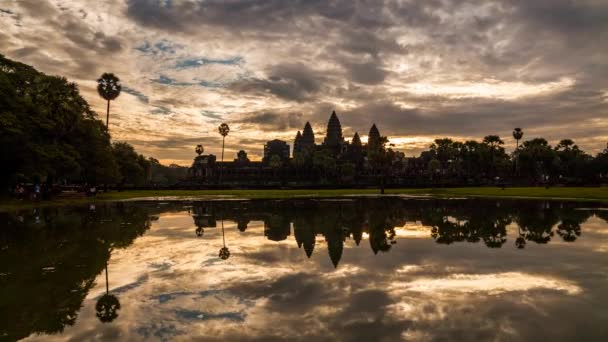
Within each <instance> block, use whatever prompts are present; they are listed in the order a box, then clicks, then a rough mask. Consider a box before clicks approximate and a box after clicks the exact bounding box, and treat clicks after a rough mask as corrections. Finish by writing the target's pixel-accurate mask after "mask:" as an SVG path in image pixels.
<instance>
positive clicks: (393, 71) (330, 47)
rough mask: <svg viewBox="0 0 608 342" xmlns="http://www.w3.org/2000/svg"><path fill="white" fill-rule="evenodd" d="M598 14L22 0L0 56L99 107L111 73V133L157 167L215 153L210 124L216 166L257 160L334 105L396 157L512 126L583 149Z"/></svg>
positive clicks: (601, 119)
mask: <svg viewBox="0 0 608 342" xmlns="http://www.w3.org/2000/svg"><path fill="white" fill-rule="evenodd" d="M607 17H608V3H606V2H605V1H600V0H581V1H576V2H574V1H570V0H529V1H523V0H494V1H481V0H463V1H440V0H428V1H406V0H384V1H367V0H356V1H353V0H332V1H326V0H306V1H304V0H206V1H199V0H173V1H161V0H126V1H123V0H112V1H110V0H109V1H103V2H99V1H94V0H80V1H76V0H74V1H58V0H57V1H55V0H38V1H33V0H23V1H14V2H8V3H2V4H0V24H1V25H2V27H3V30H2V32H0V52H1V53H3V54H5V55H6V56H7V57H9V58H14V59H17V60H20V61H22V62H25V63H28V64H32V65H33V66H35V67H36V68H38V69H40V70H42V71H44V72H47V73H51V74H58V75H63V76H66V77H68V78H69V79H70V80H72V81H75V82H76V83H78V85H79V87H80V89H81V90H82V92H83V93H84V95H85V97H86V98H87V100H88V101H89V102H91V104H92V105H93V108H95V109H96V110H97V111H98V112H100V113H102V112H103V110H104V106H103V101H102V100H100V99H99V98H98V96H97V94H96V92H95V79H97V77H99V75H100V74H101V73H102V72H105V71H111V72H114V73H115V74H117V75H118V76H119V77H120V78H121V80H122V82H123V85H124V90H125V91H124V92H123V94H122V95H121V96H120V97H119V98H118V99H117V101H116V103H115V104H114V106H113V108H114V111H113V113H112V119H111V121H112V124H111V125H112V127H111V131H112V135H113V137H114V139H116V140H126V141H129V142H131V143H133V144H134V145H135V147H136V148H137V149H138V150H140V151H141V152H143V153H145V154H148V155H151V156H154V157H157V158H159V159H160V160H162V161H164V162H178V163H180V164H184V165H187V164H189V163H190V161H191V158H192V156H193V155H192V154H193V153H192V146H190V145H191V144H194V143H196V142H201V143H207V144H208V145H207V146H206V150H207V151H208V152H210V153H217V152H218V151H219V148H220V146H219V145H218V144H217V141H219V140H218V139H217V138H218V137H217V125H218V124H219V123H221V122H224V121H225V122H227V123H229V124H231V128H232V131H231V133H230V136H229V138H228V140H227V146H228V157H229V158H230V157H231V155H230V154H231V153H235V152H236V151H238V150H239V149H246V150H247V151H248V152H249V155H250V157H252V158H254V159H255V158H260V157H261V153H262V146H263V140H264V139H272V138H280V139H285V140H287V141H288V142H289V143H290V144H292V143H293V137H294V136H295V132H296V131H297V130H298V129H302V126H303V123H305V122H306V121H311V124H312V125H313V127H314V129H315V132H319V133H322V132H323V130H324V129H325V125H326V122H327V119H328V117H329V114H330V113H331V111H332V110H334V109H335V110H336V111H337V112H338V116H339V117H340V120H341V122H342V125H343V127H344V129H345V136H347V137H349V136H352V134H354V132H355V131H359V132H360V133H362V134H363V135H365V134H366V133H367V131H368V130H369V127H370V126H371V124H372V123H373V122H375V123H376V124H377V125H378V126H379V128H380V130H381V133H382V134H386V135H388V136H389V138H390V139H391V141H392V142H393V143H396V145H397V147H398V148H400V149H403V150H405V151H406V153H407V154H408V155H413V154H416V153H418V152H419V151H420V150H421V148H424V147H425V146H426V145H428V142H430V141H432V139H434V138H436V137H443V136H450V137H453V138H455V139H468V138H476V139H480V138H482V137H483V136H484V135H487V134H499V135H501V136H503V138H506V140H507V141H508V142H509V143H511V142H510V139H508V138H509V137H510V133H511V130H512V129H513V127H515V126H518V127H523V128H524V131H525V137H524V139H525V138H532V137H535V136H541V135H542V136H545V137H546V138H548V139H549V140H550V141H552V142H555V141H556V140H558V139H561V138H572V139H574V140H575V141H576V142H577V144H578V145H579V146H581V147H582V148H584V149H586V150H589V151H591V152H597V151H598V150H600V149H603V148H604V146H605V142H606V141H607V140H608V134H606V133H605V132H606V129H607V128H608V121H607V119H606V114H607V113H608V60H607V59H606V58H605V57H606V53H607V52H608V40H606V39H601V37H604V36H607V35H608V21H606V18H607ZM262 137H263V139H262ZM317 138H318V139H319V141H320V138H321V136H318V137H317ZM180 141H181V143H180ZM189 144H190V145H189ZM180 148H181V149H183V151H181V152H178V151H177V149H180Z"/></svg>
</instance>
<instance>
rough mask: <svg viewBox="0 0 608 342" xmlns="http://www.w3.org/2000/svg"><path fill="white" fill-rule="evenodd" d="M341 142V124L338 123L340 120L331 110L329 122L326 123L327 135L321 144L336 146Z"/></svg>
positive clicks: (342, 141)
mask: <svg viewBox="0 0 608 342" xmlns="http://www.w3.org/2000/svg"><path fill="white" fill-rule="evenodd" d="M342 144H344V137H343V136H342V125H340V120H338V116H337V115H336V111H333V112H332V113H331V116H330V117H329V122H328V123H327V135H326V136H325V141H323V145H325V146H327V147H338V146H341V145H342Z"/></svg>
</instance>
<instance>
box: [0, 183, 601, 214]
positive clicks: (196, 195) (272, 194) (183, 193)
mask: <svg viewBox="0 0 608 342" xmlns="http://www.w3.org/2000/svg"><path fill="white" fill-rule="evenodd" d="M386 194H387V195H430V196H437V197H494V198H496V197H501V198H540V199H573V200H586V201H589V200H596V201H606V202H608V187H589V188H549V189H545V188H544V187H524V188H506V189H504V190H502V189H500V188H497V187H476V188H441V189H387V190H386ZM357 195H379V190H378V189H332V190H135V191H122V192H118V191H114V192H109V193H104V194H100V195H98V196H97V197H96V198H94V199H93V198H86V197H82V196H60V197H59V198H57V199H54V200H51V201H40V202H31V201H16V200H1V201H0V210H2V211H7V210H16V209H25V208H29V207H38V206H50V205H76V204H87V203H94V202H104V201H119V200H127V199H139V198H147V199H150V198H155V199H167V198H184V199H205V198H248V199H264V198H268V199H280V198H298V197H314V198H322V197H340V196H357Z"/></svg>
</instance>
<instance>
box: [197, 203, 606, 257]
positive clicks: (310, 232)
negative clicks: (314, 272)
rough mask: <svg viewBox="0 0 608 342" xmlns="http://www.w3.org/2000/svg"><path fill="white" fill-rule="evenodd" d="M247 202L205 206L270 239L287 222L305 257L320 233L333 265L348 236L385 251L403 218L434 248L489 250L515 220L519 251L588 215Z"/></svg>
mask: <svg viewBox="0 0 608 342" xmlns="http://www.w3.org/2000/svg"><path fill="white" fill-rule="evenodd" d="M247 203H248V204H247V206H243V205H237V206H236V207H235V206H234V204H232V205H230V206H229V205H227V204H225V205H222V204H221V202H213V204H208V205H209V207H211V206H212V205H213V206H214V210H216V211H217V213H216V214H218V215H220V216H222V217H226V218H229V219H232V220H234V221H235V222H241V221H243V222H244V221H247V222H249V220H263V221H264V234H265V236H266V237H267V238H268V239H269V240H273V241H282V240H285V239H287V238H288V236H289V235H290V232H291V223H292V222H293V229H294V235H295V240H296V243H297V245H298V247H300V248H301V247H304V250H305V252H306V255H307V256H308V257H310V256H311V255H312V253H313V251H314V248H315V239H316V236H317V235H321V236H323V237H324V238H325V241H326V242H327V245H328V253H329V257H330V259H331V260H332V263H333V264H334V265H337V264H338V263H339V261H340V258H341V256H342V252H343V248H344V243H345V239H346V238H348V237H352V239H353V241H354V242H355V244H356V245H357V246H358V245H359V243H360V241H361V240H362V239H363V236H364V234H365V233H367V234H368V236H369V240H370V241H369V243H370V248H371V249H372V251H373V252H374V253H375V254H377V253H378V252H379V251H389V250H390V248H391V245H392V244H394V243H395V235H396V232H395V227H401V226H403V225H404V224H405V219H406V218H407V219H408V220H409V221H419V222H421V223H422V225H424V226H428V227H429V228H430V234H431V237H432V238H433V239H434V240H435V241H436V242H437V243H439V244H446V245H447V244H452V243H462V242H469V243H477V242H483V243H484V245H486V246H487V247H489V248H500V247H502V246H503V245H504V244H505V243H506V242H507V240H508V237H507V227H508V226H509V225H510V224H511V223H513V222H515V223H516V224H517V226H518V235H517V236H516V237H515V241H514V242H515V246H516V247H517V248H520V249H521V248H524V247H525V245H526V242H527V241H532V242H536V243H547V242H549V241H550V239H551V237H552V236H553V234H554V232H553V227H555V226H556V225H557V223H560V224H559V225H557V233H558V234H559V235H560V236H561V237H562V238H563V239H564V240H566V241H573V240H574V239H576V237H578V236H580V225H581V224H582V222H584V221H585V220H586V219H587V217H588V216H589V215H590V212H585V211H578V210H574V209H572V208H571V207H573V204H567V203H565V204H564V203H562V204H559V202H552V203H547V202H539V201H509V200H506V201H495V200H481V199H480V200H466V201H465V200H458V201H449V200H426V201H415V200H396V199H378V198H375V199H356V200H352V201H305V200H301V201H272V202H270V201H256V202H247ZM558 205H561V206H558ZM204 210H206V211H209V209H204ZM606 216H608V215H606ZM607 218H608V217H607Z"/></svg>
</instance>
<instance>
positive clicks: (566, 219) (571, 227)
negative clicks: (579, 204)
mask: <svg viewBox="0 0 608 342" xmlns="http://www.w3.org/2000/svg"><path fill="white" fill-rule="evenodd" d="M559 216H560V219H561V222H560V224H559V225H557V234H558V235H559V236H561V238H562V239H563V240H564V241H566V242H573V241H575V240H576V239H577V238H578V237H579V236H581V224H583V223H584V222H585V221H587V219H588V218H589V216H590V213H589V212H587V211H583V210H575V209H566V210H562V211H560V213H559Z"/></svg>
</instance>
